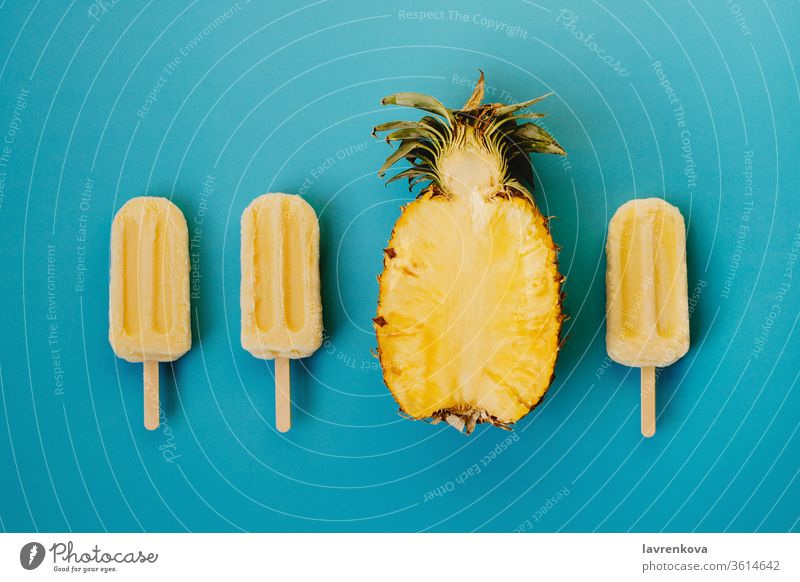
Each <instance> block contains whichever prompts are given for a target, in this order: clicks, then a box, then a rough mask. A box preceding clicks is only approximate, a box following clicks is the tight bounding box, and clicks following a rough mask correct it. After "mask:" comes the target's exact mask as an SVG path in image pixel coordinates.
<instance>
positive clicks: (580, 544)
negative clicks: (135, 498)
mask: <svg viewBox="0 0 800 582" xmlns="http://www.w3.org/2000/svg"><path fill="white" fill-rule="evenodd" d="M798 536H799V534H3V535H0V580H49V579H61V580H63V579H67V578H69V579H71V580H100V579H102V580H115V581H123V580H142V579H147V580H174V579H175V577H178V576H180V577H185V576H187V575H189V576H191V575H194V576H199V577H202V579H210V577H211V576H225V577H235V578H226V579H223V582H230V581H232V580H236V582H239V581H242V580H281V581H283V580H295V579H301V580H306V579H319V580H321V579H324V580H326V582H328V581H337V580H346V581H347V582H354V581H360V580H369V581H370V582H372V581H373V580H381V581H395V580H397V581H401V580H402V581H403V582H409V581H410V580H412V581H413V580H414V579H417V578H420V579H431V578H434V577H435V578H448V577H451V576H452V577H454V578H456V579H459V578H464V577H466V578H471V579H479V578H483V577H487V578H488V577H491V578H495V577H502V578H507V577H513V578H515V579H519V580H565V579H571V580H590V579H597V578H598V577H599V578H600V579H603V580H605V579H609V580H612V579H613V580H615V582H616V581H626V580H684V579H685V580H704V579H708V580H741V581H750V580H762V579H763V580H774V581H779V580H795V581H796V580H800V568H798V562H800V537H798ZM311 577H314V578H311ZM184 579H185V578H184Z"/></svg>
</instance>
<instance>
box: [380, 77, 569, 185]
mask: <svg viewBox="0 0 800 582" xmlns="http://www.w3.org/2000/svg"><path fill="white" fill-rule="evenodd" d="M550 95H552V93H548V94H547V95H543V96H541V97H537V98H536V99H531V100H529V101H523V102H521V103H514V104H510V105H507V104H504V103H486V104H483V105H482V104H481V103H482V101H483V97H484V75H483V71H480V78H479V79H478V82H477V83H476V84H475V89H474V90H473V92H472V95H470V98H469V99H468V100H467V102H466V103H465V104H464V106H463V107H462V108H461V109H449V108H447V107H445V106H444V105H443V104H442V103H441V102H440V101H439V100H437V99H435V98H433V97H430V96H428V95H423V94H422V93H395V94H393V95H389V96H387V97H384V98H383V99H382V100H381V104H382V105H397V106H400V107H411V108H414V109H420V110H422V111H425V112H427V113H431V114H433V115H425V116H424V117H422V118H421V119H420V120H419V121H392V122H389V123H382V124H380V125H377V126H375V128H374V129H373V130H372V135H373V136H374V137H377V134H378V133H384V132H389V133H388V134H387V135H386V136H385V138H384V139H386V142H387V143H391V142H393V141H396V142H400V143H399V146H398V147H397V149H396V150H395V151H394V152H393V153H392V154H391V155H390V156H389V157H388V158H387V159H386V162H385V163H384V164H383V166H381V168H380V170H378V175H379V176H381V177H383V176H384V175H385V174H386V171H387V170H388V169H389V168H391V167H392V166H393V165H394V164H396V163H397V162H399V161H400V160H402V159H405V160H406V161H407V162H409V163H410V164H411V167H410V168H408V169H405V170H403V171H401V172H400V173H398V174H396V175H395V176H393V177H391V178H390V179H389V180H387V182H386V183H387V184H389V183H391V182H394V181H395V180H402V179H408V184H409V189H411V188H413V187H414V186H415V185H416V184H418V183H420V182H429V183H430V182H434V183H438V182H439V178H438V174H437V165H436V161H437V157H438V156H439V154H441V153H442V151H443V150H444V149H445V148H446V147H448V146H449V145H450V144H452V143H454V142H456V141H458V140H459V139H463V133H464V129H465V128H467V127H469V128H471V129H472V130H473V131H474V133H476V134H477V135H480V136H481V137H482V139H483V140H484V142H485V143H486V144H487V145H490V146H491V149H492V150H494V151H496V152H498V154H499V155H500V156H501V157H502V158H503V162H504V164H505V167H506V168H507V169H508V174H509V177H513V178H521V179H523V180H524V181H526V182H527V183H529V184H531V185H532V184H533V174H532V169H531V164H530V158H529V155H530V154H532V153H540V154H557V155H561V156H565V155H567V154H566V152H565V151H564V149H563V148H562V147H561V146H560V145H559V144H558V142H557V141H556V140H555V138H554V137H553V136H552V135H550V134H549V133H548V132H547V131H545V130H544V129H543V128H542V127H541V126H539V125H537V124H536V123H534V122H532V121H530V120H531V119H540V118H542V117H544V115H545V114H544V113H524V112H523V110H525V109H526V108H528V107H530V106H531V105H534V104H536V103H538V102H539V101H542V100H543V99H545V98H546V97H549V96H550Z"/></svg>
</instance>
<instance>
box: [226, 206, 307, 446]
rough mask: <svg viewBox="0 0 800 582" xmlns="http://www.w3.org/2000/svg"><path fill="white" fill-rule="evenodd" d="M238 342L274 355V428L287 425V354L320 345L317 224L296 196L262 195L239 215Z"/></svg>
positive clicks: (298, 353) (302, 355)
mask: <svg viewBox="0 0 800 582" xmlns="http://www.w3.org/2000/svg"><path fill="white" fill-rule="evenodd" d="M241 263H242V264H241V268H242V286H241V295H240V300H241V310H242V347H243V348H244V349H246V350H247V351H249V352H250V353H251V354H253V355H254V356H255V357H257V358H261V359H268V360H270V359H275V370H276V372H275V374H276V414H277V425H278V429H279V430H281V431H282V432H285V431H286V430H289V427H290V399H289V361H288V360H289V359H297V358H305V357H307V356H310V355H311V354H313V353H314V352H315V351H316V350H317V348H319V346H320V345H321V344H322V301H321V297H320V283H319V223H318V221H317V215H316V214H315V212H314V209H313V208H311V206H309V204H308V203H307V202H306V201H305V200H303V199H302V198H301V197H300V196H295V195H291V194H264V195H263V196H260V197H258V198H256V199H255V200H254V201H253V202H252V203H251V204H250V205H249V206H248V207H247V208H246V209H245V210H244V213H243V214H242V249H241Z"/></svg>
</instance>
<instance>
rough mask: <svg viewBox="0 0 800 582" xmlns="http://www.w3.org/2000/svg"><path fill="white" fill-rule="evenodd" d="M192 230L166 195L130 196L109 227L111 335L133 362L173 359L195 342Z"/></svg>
mask: <svg viewBox="0 0 800 582" xmlns="http://www.w3.org/2000/svg"><path fill="white" fill-rule="evenodd" d="M188 242H189V235H188V229H187V227H186V219H185V218H184V217H183V213H182V212H181V211H180V210H179V209H178V207H177V206H175V205H174V204H173V203H172V202H170V201H169V200H167V199H166V198H158V197H150V196H143V197H139V198H133V199H132V200H129V201H128V202H127V203H126V204H125V205H124V206H123V207H122V208H120V210H119V212H117V215H116V217H115V218H114V223H113V225H112V227H111V284H110V294H109V295H110V297H109V332H108V339H109V341H110V342H111V346H112V347H113V348H114V352H115V353H116V354H117V356H119V357H120V358H123V359H125V360H128V361H129V362H143V361H156V362H169V361H172V360H176V359H178V358H179V357H181V356H182V355H183V354H185V353H186V352H187V351H188V350H189V348H190V347H191V345H192V331H191V324H190V313H189V245H188Z"/></svg>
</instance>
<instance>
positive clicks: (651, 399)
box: [642, 366, 656, 438]
mask: <svg viewBox="0 0 800 582" xmlns="http://www.w3.org/2000/svg"><path fill="white" fill-rule="evenodd" d="M654 434H656V369H655V368H654V367H653V366H645V367H644V368H642V435H643V436H645V437H648V438H649V437H651V436H653V435H654Z"/></svg>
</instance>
